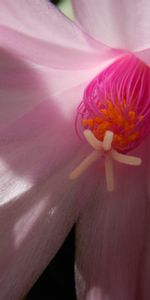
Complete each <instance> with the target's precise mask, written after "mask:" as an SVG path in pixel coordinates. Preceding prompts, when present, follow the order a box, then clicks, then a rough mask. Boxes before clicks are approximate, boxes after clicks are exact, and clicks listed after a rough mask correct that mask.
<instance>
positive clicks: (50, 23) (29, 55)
mask: <svg viewBox="0 0 150 300" xmlns="http://www.w3.org/2000/svg"><path fill="white" fill-rule="evenodd" d="M0 7H1V9H0V43H1V45H2V47H3V48H5V49H8V50H11V51H13V52H14V53H16V54H18V55H19V56H22V57H24V58H25V59H29V60H31V61H33V62H36V63H38V64H41V65H46V66H50V67H56V68H57V67H58V68H65V69H68V68H70V69H71V68H74V69H82V68H88V67H91V66H92V67H94V66H95V65H97V64H98V63H100V61H102V59H105V58H106V57H108V56H109V55H111V49H108V48H107V47H105V46H104V45H99V44H98V43H96V42H95V41H94V40H93V39H91V38H90V37H89V36H88V35H86V34H85V33H83V32H82V31H81V30H80V28H78V27H77V26H76V25H75V24H74V23H73V22H72V21H71V20H69V19H68V18H67V17H65V16H64V15H63V14H62V13H61V12H60V11H59V10H58V9H57V8H55V7H54V6H53V5H52V4H51V3H50V2H48V1H47V0H43V1H41V0H37V1H35V0H30V1H25V0H22V1H20V0H16V1H13V2H12V1H11V0H4V1H0Z"/></svg>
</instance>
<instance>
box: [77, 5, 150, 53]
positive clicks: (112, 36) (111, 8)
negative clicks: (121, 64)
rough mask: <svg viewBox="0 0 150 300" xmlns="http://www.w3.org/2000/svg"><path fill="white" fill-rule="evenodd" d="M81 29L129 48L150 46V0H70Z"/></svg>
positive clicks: (106, 42) (107, 43)
mask: <svg viewBox="0 0 150 300" xmlns="http://www.w3.org/2000/svg"><path fill="white" fill-rule="evenodd" d="M72 2H73V6H74V11H75V15H76V17H77V20H78V21H79V23H80V24H81V25H82V26H83V28H84V29H85V30H86V31H87V32H89V33H90V34H91V35H92V36H93V37H95V38H96V39H97V40H99V41H101V42H104V43H105V44H106V45H111V46H113V47H115V48H116V47H119V48H126V49H128V50H135V49H145V48H147V47H149V46H150V34H149V32H150V2H149V0H133V1H130V0H117V1H116V0H88V1H86V0H80V1H78V0H72Z"/></svg>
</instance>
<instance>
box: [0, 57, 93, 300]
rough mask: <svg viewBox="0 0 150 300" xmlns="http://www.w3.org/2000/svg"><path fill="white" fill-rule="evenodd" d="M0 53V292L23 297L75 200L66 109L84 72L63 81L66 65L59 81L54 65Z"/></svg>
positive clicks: (70, 218)
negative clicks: (34, 63)
mask: <svg viewBox="0 0 150 300" xmlns="http://www.w3.org/2000/svg"><path fill="white" fill-rule="evenodd" d="M2 57H3V60H1V61H0V64H1V74H0V91H1V99H0V108H1V109H0V113H1V127H0V196H1V197H0V228H1V233H0V245H1V255H0V299H1V300H5V299H9V298H13V299H22V298H23V296H24V295H25V294H26V293H27V291H28V290H29V289H30V287H31V286H32V285H33V283H34V282H35V280H36V279H37V277H38V276H39V275H40V274H41V272H42V271H43V270H44V268H45V267H46V266H47V264H48V263H49V262H50V260H51V259H52V257H53V256H54V255H55V253H56V251H57V250H58V248H59V247H60V245H61V244H62V242H63V240H64V239H65V237H66V235H67V233H68V232H69V230H70V228H71V226H72V225H73V223H74V222H75V220H76V218H77V215H78V212H79V210H80V208H81V204H80V203H78V199H79V198H78V193H79V191H80V188H81V187H82V181H81V182H80V183H78V182H71V181H69V173H70V172H71V171H72V169H73V168H74V164H75V165H76V164H77V161H78V160H79V156H80V153H79V154H77V150H78V149H79V145H80V142H79V140H78V138H77V137H76V134H75V130H74V120H73V116H72V115H73V112H74V110H75V108H76V106H77V104H78V101H79V99H80V97H81V95H82V93H83V88H84V85H85V84H86V83H84V82H83V83H82V82H81V74H82V75H83V73H84V72H83V73H82V72H81V74H79V72H78V75H79V79H80V80H79V82H78V80H77V78H76V76H74V79H75V80H73V79H70V81H69V76H70V75H71V71H68V73H67V72H66V73H65V72H64V73H65V78H66V80H65V79H64V78H63V79H62V80H63V84H62V86H61V84H59V80H60V79H61V77H62V76H64V73H62V71H61V76H60V73H59V70H58V73H57V72H56V70H54V72H53V71H52V70H50V69H49V70H47V69H46V68H45V69H43V68H42V69H41V68H37V66H34V67H33V66H32V67H31V66H28V65H26V64H25V63H22V62H20V61H19V60H18V59H16V57H14V56H12V55H10V53H6V52H1V58H2ZM92 72H93V73H94V70H93V71H92ZM93 73H91V75H90V74H89V73H88V76H89V77H90V76H93ZM44 74H45V76H44ZM48 74H49V78H48V79H46V77H47V76H46V75H48ZM52 75H55V76H53V77H52ZM57 75H58V76H57ZM83 77H84V76H83ZM58 79H59V80H58ZM86 79H87V77H86V76H85V78H84V80H85V81H86ZM67 80H68V83H67ZM57 81H58V90H57V85H56V82H57ZM48 83H49V86H48ZM69 86H70V89H69ZM54 94H55V97H54ZM80 186H81V187H80ZM77 187H78V189H77Z"/></svg>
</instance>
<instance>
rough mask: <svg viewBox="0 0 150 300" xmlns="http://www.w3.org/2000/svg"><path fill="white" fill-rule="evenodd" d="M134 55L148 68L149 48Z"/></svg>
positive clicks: (149, 62) (149, 60) (149, 64)
mask: <svg viewBox="0 0 150 300" xmlns="http://www.w3.org/2000/svg"><path fill="white" fill-rule="evenodd" d="M134 54H135V55H136V56H137V57H139V58H140V59H141V60H143V61H144V62H145V63H146V64H147V65H148V66H150V48H147V49H145V50H141V51H135V52H134Z"/></svg>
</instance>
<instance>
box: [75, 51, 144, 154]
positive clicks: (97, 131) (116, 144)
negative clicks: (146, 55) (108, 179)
mask: <svg viewBox="0 0 150 300" xmlns="http://www.w3.org/2000/svg"><path fill="white" fill-rule="evenodd" d="M77 125H82V128H83V129H84V130H85V129H89V130H91V131H92V133H93V134H94V136H95V137H96V138H97V139H98V140H99V141H103V139H104V136H105V133H106V131H112V132H113V134H114V135H113V141H112V147H113V148H114V149H116V150H117V151H119V152H122V153H126V152H128V151H129V150H131V149H133V148H135V147H137V146H138V144H139V143H140V142H141V141H142V140H143V138H144V137H145V136H147V135H148V134H149V132H150V68H149V67H148V66H146V65H145V64H144V63H143V62H141V61H140V60H139V59H137V58H136V57H134V56H133V55H131V54H129V55H126V56H125V57H123V58H121V59H119V60H117V61H116V62H115V63H113V64H112V65H110V66H109V67H108V68H106V69H105V70H104V71H103V72H102V73H100V74H98V75H97V76H96V77H95V78H94V79H93V80H92V81H91V82H90V84H89V85H88V86H87V88H86V89H85V92H84V96H83V100H82V102H81V104H80V105H79V107H78V112H77Z"/></svg>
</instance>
